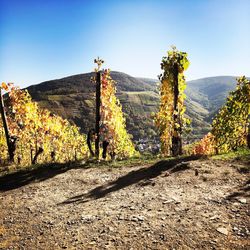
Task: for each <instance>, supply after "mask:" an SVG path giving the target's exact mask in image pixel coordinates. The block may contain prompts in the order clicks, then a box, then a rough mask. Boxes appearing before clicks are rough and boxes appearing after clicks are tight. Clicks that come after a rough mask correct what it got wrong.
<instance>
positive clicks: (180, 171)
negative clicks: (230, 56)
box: [0, 47, 250, 250]
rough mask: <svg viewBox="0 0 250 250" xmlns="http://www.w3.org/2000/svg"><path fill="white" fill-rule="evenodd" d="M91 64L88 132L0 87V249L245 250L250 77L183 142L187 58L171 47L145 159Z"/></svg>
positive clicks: (110, 89) (112, 90)
mask: <svg viewBox="0 0 250 250" xmlns="http://www.w3.org/2000/svg"><path fill="white" fill-rule="evenodd" d="M95 63H96V64H97V67H96V68H95V71H94V72H95V73H94V77H91V78H90V79H89V82H90V83H91V84H92V85H93V86H95V96H94V97H95V98H94V101H95V105H94V106H93V107H92V108H93V112H95V123H94V122H92V123H91V122H89V124H91V125H90V126H89V127H88V128H85V129H84V130H85V131H88V133H82V128H79V127H77V126H76V125H75V124H74V123H73V122H72V121H68V120H66V119H63V118H62V117H60V116H59V115H56V114H54V113H52V112H51V111H49V110H47V109H44V108H41V107H40V106H39V104H38V103H36V102H35V101H34V100H32V98H31V96H30V94H29V92H28V91H27V90H22V89H20V88H18V87H16V86H14V85H13V84H11V83H8V84H6V83H2V85H1V87H0V97H1V102H0V111H1V120H0V211H1V212H0V221H1V222H3V223H0V249H34V250H37V249H41V250H43V249H164V250H165V249H238V250H241V249H249V241H248V237H249V235H250V232H249V230H250V228H249V225H248V220H247V219H246V218H248V216H249V215H248V213H249V211H248V206H247V203H248V200H247V199H248V197H249V178H248V177H249V161H250V157H249V155H250V154H249V147H250V122H249V115H250V81H249V79H247V78H246V77H244V76H243V77H240V78H238V79H237V82H238V83H237V86H236V89H235V90H233V91H231V92H230V93H229V96H228V97H227V99H226V102H225V104H224V105H223V106H222V107H221V108H220V110H219V111H218V112H217V114H216V115H215V117H214V119H213V121H212V124H211V131H210V132H209V133H207V134H206V135H205V136H204V137H203V138H202V139H201V140H197V141H196V142H194V143H187V142H186V141H184V136H186V137H185V138H188V136H187V135H188V134H189V133H190V131H191V130H192V121H191V120H190V119H189V117H188V116H187V114H186V113H185V111H186V107H185V99H186V95H185V92H184V91H185V88H186V85H187V84H186V81H185V76H184V71H185V70H187V69H188V66H189V60H188V55H187V53H185V52H181V51H178V50H177V49H176V48H175V47H173V48H172V49H171V50H170V51H168V53H167V55H166V56H165V57H163V58H162V62H161V69H162V73H161V75H160V76H159V81H160V85H159V94H160V100H159V103H158V112H156V113H152V114H151V118H152V120H153V121H154V126H155V127H156V128H157V131H158V137H159V144H160V151H159V152H155V153H154V154H153V153H151V154H142V153H140V152H139V150H138V148H136V146H135V145H134V143H133V138H132V135H131V134H129V133H128V131H127V126H126V124H127V120H126V118H127V116H125V114H124V112H123V109H122V105H121V102H120V100H119V98H118V97H119V95H117V84H116V82H115V81H114V80H113V79H112V77H111V72H110V70H109V69H102V64H103V63H104V62H103V60H101V59H99V58H98V59H96V60H95ZM91 121H92V120H91Z"/></svg>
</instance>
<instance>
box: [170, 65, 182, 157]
mask: <svg viewBox="0 0 250 250" xmlns="http://www.w3.org/2000/svg"><path fill="white" fill-rule="evenodd" d="M178 68H179V67H178V64H177V63H174V65H173V75H174V82H173V85H174V86H173V90H174V91H173V92H174V93H173V94H174V102H173V107H174V113H173V121H174V133H173V135H172V155H173V156H177V155H181V154H182V140H181V134H182V123H181V120H180V110H179V109H178V98H179V83H178V74H179V70H178ZM176 124H178V128H177V126H176Z"/></svg>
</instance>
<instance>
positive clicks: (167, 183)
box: [0, 159, 250, 250]
mask: <svg viewBox="0 0 250 250" xmlns="http://www.w3.org/2000/svg"><path fill="white" fill-rule="evenodd" d="M245 164H246V163H245ZM244 168H245V166H244V163H243V162H239V161H231V162H229V161H219V160H210V159H205V160H188V159H186V160H185V159H182V160H172V161H171V160H169V161H159V162H157V163H156V164H154V165H144V166H143V165H141V166H136V167H125V166H124V167H120V168H110V167H101V168H97V167H95V168H87V169H86V168H83V167H81V166H76V167H74V166H73V167H72V166H71V167H70V168H63V167H62V168H58V169H57V170H54V169H51V170H46V172H43V171H30V172H25V173H22V174H12V175H8V176H5V177H0V249H27V250H32V249H35V250H39V249H53V250H56V249H131V250H132V249H135V250H137V249H250V237H249V236H250V232H249V231H250V220H249V215H250V213H249V193H250V181H249V174H248V173H247V172H246V171H243V170H244ZM239 170H242V171H239Z"/></svg>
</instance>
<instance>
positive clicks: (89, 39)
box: [0, 0, 250, 87]
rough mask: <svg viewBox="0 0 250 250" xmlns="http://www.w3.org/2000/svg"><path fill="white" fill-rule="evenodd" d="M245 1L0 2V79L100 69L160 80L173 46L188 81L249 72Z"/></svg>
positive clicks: (27, 81)
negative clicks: (181, 55) (185, 58)
mask: <svg viewBox="0 0 250 250" xmlns="http://www.w3.org/2000/svg"><path fill="white" fill-rule="evenodd" d="M249 13H250V0H172V1H170V0H169V1H168V0H165V1H163V0H162V1H161V0H144V1H143V0H123V1H122V0H116V1H111V0H102V1H98V0H96V1H94V0H92V1H91V0H89V1H87V0H86V1H85V0H33V1H31V0H30V1H28V0H0V80H1V82H2V81H5V82H15V83H16V84H17V85H19V86H21V87H24V86H28V85H31V84H37V83H40V82H42V81H46V80H51V79H56V78H61V77H65V76H69V75H73V74H80V73H85V72H90V71H92V70H93V68H94V63H93V60H94V58H96V57H97V56H100V57H101V58H102V59H104V60H105V62H106V63H105V67H108V68H111V69H112V70H117V71H122V72H125V73H128V74H131V75H132V76H141V77H150V78H157V75H158V74H159V73H160V62H161V58H162V56H164V55H165V54H166V51H167V50H168V49H170V46H171V45H176V46H177V49H179V50H182V51H186V52H187V53H188V55H189V59H190V62H191V65H190V67H189V69H188V70H187V72H186V76H187V80H192V79H197V78H202V77H207V76H217V75H243V74H245V75H247V76H250V14H249Z"/></svg>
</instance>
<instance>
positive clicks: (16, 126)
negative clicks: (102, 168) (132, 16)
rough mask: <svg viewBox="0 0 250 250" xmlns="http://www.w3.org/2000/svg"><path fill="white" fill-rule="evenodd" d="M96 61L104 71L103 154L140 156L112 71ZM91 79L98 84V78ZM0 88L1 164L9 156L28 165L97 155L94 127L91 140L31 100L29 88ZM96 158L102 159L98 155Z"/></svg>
mask: <svg viewBox="0 0 250 250" xmlns="http://www.w3.org/2000/svg"><path fill="white" fill-rule="evenodd" d="M95 62H97V63H98V68H97V69H96V72H100V73H101V77H100V78H101V82H100V86H101V88H100V97H101V98H100V99H101V101H100V103H101V105H100V121H99V122H98V123H99V124H98V126H99V129H100V131H98V132H99V133H98V136H100V140H101V141H100V144H102V145H106V149H107V148H108V152H109V153H108V154H106V152H105V154H104V153H103V154H102V155H103V158H106V159H111V158H114V157H118V158H125V157H131V156H135V155H138V152H137V151H136V150H135V148H134V145H133V143H132V140H131V136H130V135H129V134H128V133H127V131H126V123H125V118H124V116H123V113H122V107H121V104H120V102H119V100H118V99H117V98H116V96H115V94H116V86H115V81H113V80H112V78H111V76H110V71H109V70H103V71H100V66H101V63H100V61H96V60H95ZM92 80H93V82H94V83H96V79H92ZM0 90H1V92H2V91H3V92H4V93H3V94H5V95H4V97H5V98H4V100H2V107H3V106H5V107H3V111H2V118H5V119H0V164H1V162H3V161H6V159H8V158H9V160H10V161H12V162H13V161H14V162H16V163H18V164H22V165H25V164H31V163H32V164H35V163H47V162H69V161H76V160H79V159H83V158H85V159H86V158H89V157H90V153H91V152H92V155H93V156H94V153H93V151H92V149H91V147H93V146H94V144H95V143H94V141H95V140H96V136H97V134H96V131H95V130H94V131H93V133H92V135H91V137H92V138H91V139H92V140H91V139H89V141H88V138H87V136H86V135H84V134H81V133H80V129H79V128H78V127H76V126H75V125H72V124H70V123H69V122H68V121H67V120H65V119H62V118H61V117H59V116H57V115H55V114H52V113H51V112H49V111H48V110H46V109H42V108H40V107H39V106H38V104H37V103H36V102H34V101H32V98H31V96H30V95H29V93H28V92H27V90H21V89H20V88H17V87H15V86H14V85H13V84H5V83H2V85H1V86H0ZM96 98H97V97H96ZM1 99H3V97H2V94H1ZM3 103H4V104H3ZM5 120H6V121H5ZM4 123H5V124H4ZM5 126H7V127H6V129H4V128H5ZM98 142H99V141H98ZM88 146H89V148H88ZM89 149H90V151H89ZM101 150H102V149H101ZM96 157H97V158H99V155H98V156H96Z"/></svg>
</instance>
